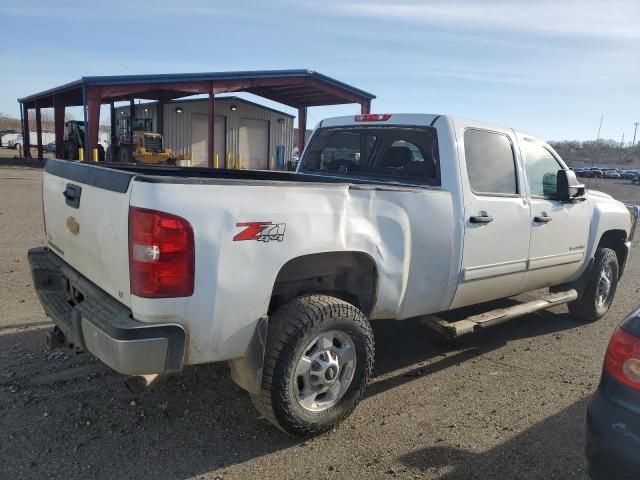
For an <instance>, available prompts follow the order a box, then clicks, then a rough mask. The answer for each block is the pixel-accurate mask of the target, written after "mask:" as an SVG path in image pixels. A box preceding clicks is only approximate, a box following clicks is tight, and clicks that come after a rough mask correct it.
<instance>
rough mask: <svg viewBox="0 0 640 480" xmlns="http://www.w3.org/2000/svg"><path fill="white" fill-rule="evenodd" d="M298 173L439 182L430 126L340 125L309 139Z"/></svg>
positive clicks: (436, 156)
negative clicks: (322, 173) (325, 173)
mask: <svg viewBox="0 0 640 480" xmlns="http://www.w3.org/2000/svg"><path fill="white" fill-rule="evenodd" d="M299 171H300V172H314V173H318V172H327V173H332V174H342V175H345V174H346V175H353V176H366V177H380V178H385V179H388V178H390V177H391V178H395V179H397V180H399V181H402V180H406V181H410V182H414V183H415V182H416V181H418V182H420V183H427V184H429V185H439V184H440V181H439V176H440V175H439V162H438V145H437V137H436V131H435V129H434V128H432V127H397V126H396V127H382V128H381V127H340V128H324V129H320V130H319V131H318V132H316V134H315V135H314V136H313V137H312V138H311V141H310V144H309V146H308V148H307V150H306V151H305V154H304V158H303V159H302V164H301V166H300V169H299Z"/></svg>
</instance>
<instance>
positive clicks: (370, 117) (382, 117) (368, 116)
mask: <svg viewBox="0 0 640 480" xmlns="http://www.w3.org/2000/svg"><path fill="white" fill-rule="evenodd" d="M390 118H391V114H390V113H364V114H362V115H356V122H386V121H387V120H389V119H390Z"/></svg>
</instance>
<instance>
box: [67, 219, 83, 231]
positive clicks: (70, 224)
mask: <svg viewBox="0 0 640 480" xmlns="http://www.w3.org/2000/svg"><path fill="white" fill-rule="evenodd" d="M67 228H68V229H69V231H70V232H71V233H73V234H74V235H78V234H79V233H80V224H79V223H78V221H77V220H76V219H75V218H73V217H69V218H67Z"/></svg>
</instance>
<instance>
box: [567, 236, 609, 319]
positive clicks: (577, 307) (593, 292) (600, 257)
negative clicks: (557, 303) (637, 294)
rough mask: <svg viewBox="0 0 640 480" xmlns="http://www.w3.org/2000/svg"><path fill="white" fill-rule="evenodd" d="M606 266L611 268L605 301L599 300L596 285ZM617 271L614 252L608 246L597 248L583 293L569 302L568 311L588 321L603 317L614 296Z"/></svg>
mask: <svg viewBox="0 0 640 480" xmlns="http://www.w3.org/2000/svg"><path fill="white" fill-rule="evenodd" d="M607 267H609V268H610V269H611V286H610V288H609V293H608V296H607V298H606V301H604V302H599V292H598V286H599V283H600V278H601V276H602V274H603V272H604V271H605V269H606V268H607ZM619 272H620V267H619V266H618V256H617V255H616V252H615V251H613V250H611V249H610V248H598V250H596V255H595V258H594V261H593V268H592V269H591V272H590V273H589V278H588V279H587V283H586V287H585V289H584V293H583V294H582V297H581V298H580V299H579V300H576V301H574V302H571V303H569V305H568V306H569V312H570V313H571V314H572V315H574V316H576V317H578V318H580V319H581V320H586V321H589V322H593V321H596V320H599V319H600V318H602V317H604V316H605V315H606V313H607V312H608V311H609V307H610V306H611V302H612V301H613V298H614V297H615V294H616V289H617V287H618V277H619Z"/></svg>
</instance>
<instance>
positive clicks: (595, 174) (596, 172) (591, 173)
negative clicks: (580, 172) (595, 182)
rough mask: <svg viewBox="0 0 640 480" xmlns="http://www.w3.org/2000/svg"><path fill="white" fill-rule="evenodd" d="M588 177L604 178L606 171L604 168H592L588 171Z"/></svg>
mask: <svg viewBox="0 0 640 480" xmlns="http://www.w3.org/2000/svg"><path fill="white" fill-rule="evenodd" d="M585 176H586V177H588V178H603V177H604V173H603V172H602V170H599V169H597V168H591V169H589V170H587V171H586V175H585Z"/></svg>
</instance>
